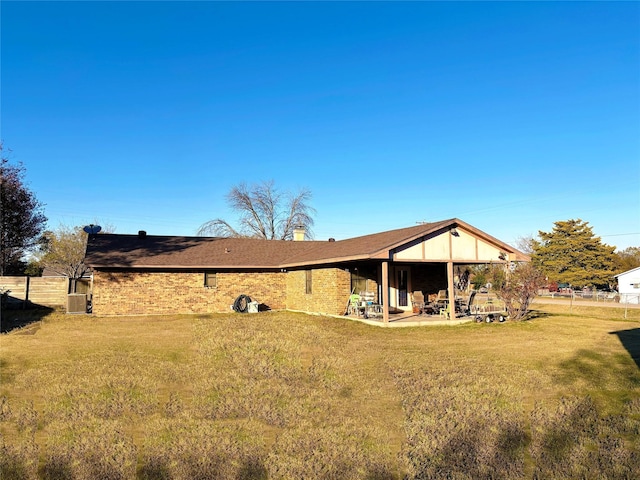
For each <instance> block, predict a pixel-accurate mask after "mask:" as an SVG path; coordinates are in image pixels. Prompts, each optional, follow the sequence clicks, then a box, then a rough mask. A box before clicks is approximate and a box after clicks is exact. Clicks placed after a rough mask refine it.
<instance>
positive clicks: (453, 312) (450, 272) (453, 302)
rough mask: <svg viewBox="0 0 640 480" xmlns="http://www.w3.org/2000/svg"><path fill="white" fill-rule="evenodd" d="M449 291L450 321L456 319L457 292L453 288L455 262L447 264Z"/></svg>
mask: <svg viewBox="0 0 640 480" xmlns="http://www.w3.org/2000/svg"><path fill="white" fill-rule="evenodd" d="M447 289H448V292H449V319H450V320H453V319H455V318H456V292H455V290H454V286H453V262H452V261H448V262H447Z"/></svg>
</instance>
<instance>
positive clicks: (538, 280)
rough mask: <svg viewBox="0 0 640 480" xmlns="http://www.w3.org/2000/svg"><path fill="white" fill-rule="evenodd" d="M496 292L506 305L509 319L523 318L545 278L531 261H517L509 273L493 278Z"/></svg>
mask: <svg viewBox="0 0 640 480" xmlns="http://www.w3.org/2000/svg"><path fill="white" fill-rule="evenodd" d="M495 283H496V284H497V287H498V288H497V289H496V294H497V296H498V298H500V299H501V300H502V301H503V302H504V304H505V307H506V310H507V315H508V317H509V318H510V319H511V320H516V321H518V320H523V319H524V318H525V317H526V315H527V313H528V312H529V306H530V305H531V302H532V301H533V299H534V298H535V296H536V295H537V293H538V290H539V289H540V288H541V287H542V286H543V285H544V284H545V278H544V275H543V274H542V273H540V272H539V271H538V270H536V268H535V267H534V266H533V265H531V263H528V262H527V263H519V264H517V265H516V267H515V268H514V269H513V271H511V272H510V273H508V274H506V275H503V276H502V278H500V279H495Z"/></svg>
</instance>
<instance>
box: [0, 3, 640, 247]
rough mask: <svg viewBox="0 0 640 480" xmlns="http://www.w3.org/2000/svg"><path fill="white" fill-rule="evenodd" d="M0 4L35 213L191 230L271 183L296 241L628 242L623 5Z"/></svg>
mask: <svg viewBox="0 0 640 480" xmlns="http://www.w3.org/2000/svg"><path fill="white" fill-rule="evenodd" d="M0 8H1V12H0V13H1V17H2V24H1V27H2V33H1V42H2V43H1V69H2V70H1V87H2V96H1V101H2V103H1V110H0V113H1V115H0V120H1V124H0V126H1V132H0V136H1V138H2V140H3V141H4V145H5V148H10V149H11V150H12V153H11V156H10V158H11V159H12V160H14V161H21V162H22V163H23V164H24V166H25V167H26V170H27V175H26V178H27V181H28V183H29V186H30V188H31V189H32V190H33V191H34V192H35V194H36V196H37V197H38V199H39V200H40V201H42V202H43V203H45V204H46V206H45V213H46V215H47V216H48V218H49V226H50V227H51V228H55V227H56V226H58V225H59V224H65V225H83V224H87V223H92V222H94V221H96V220H97V221H99V222H101V223H103V224H108V225H111V226H113V227H115V231H116V232H117V233H135V232H137V231H138V230H140V229H144V230H147V232H148V233H149V234H159V235H164V234H167V235H171V234H175V235H194V234H195V233H196V230H197V229H198V227H199V226H200V225H201V224H202V223H204V222H205V221H207V220H209V219H212V218H217V217H222V218H225V219H227V220H230V221H233V220H234V219H235V218H236V217H235V214H234V213H233V212H232V211H230V210H229V209H228V207H227V204H226V202H225V194H226V193H227V192H228V191H229V189H230V188H231V187H232V186H234V185H237V184H239V183H241V182H245V183H248V184H251V183H255V182H260V181H263V180H273V181H275V184H276V185H277V186H278V187H279V188H280V189H282V190H290V191H297V190H298V189H300V188H308V189H310V190H311V191H312V193H313V199H312V202H311V203H312V206H313V207H314V208H315V209H316V210H317V215H316V217H315V218H316V224H315V228H314V233H315V235H316V238H317V239H325V238H328V237H334V238H336V239H342V238H348V237H352V236H356V235H363V234H367V233H373V232H377V231H382V230H387V229H393V228H401V227H406V226H412V225H415V223H416V222H419V221H437V220H442V219H447V218H452V217H458V218H460V219H462V220H464V221H466V222H468V223H470V224H472V225H474V226H475V227H477V228H480V229H482V230H484V231H486V232H487V233H490V234H492V235H494V236H496V237H498V238H500V239H501V240H504V241H506V242H508V243H513V242H515V241H516V240H517V238H518V237H522V236H527V235H532V234H533V235H535V234H537V232H538V230H543V231H550V230H551V229H552V228H553V223H554V222H555V221H559V220H568V219H571V218H581V219H582V220H585V221H587V222H589V224H590V225H591V226H592V227H593V229H594V232H595V233H596V234H597V235H599V236H601V237H602V239H603V241H604V242H605V243H608V244H610V245H615V246H617V247H618V248H619V249H623V248H626V247H628V246H640V34H639V32H640V4H639V3H637V2H586V3H582V2H566V3H565V2H540V3H538V2H489V3H484V2H444V3H437V2H408V3H402V2H392V3H387V2H353V3H352V2H318V3H315V2H283V3H277V2H117V1H112V2H10V1H2V2H1V4H0Z"/></svg>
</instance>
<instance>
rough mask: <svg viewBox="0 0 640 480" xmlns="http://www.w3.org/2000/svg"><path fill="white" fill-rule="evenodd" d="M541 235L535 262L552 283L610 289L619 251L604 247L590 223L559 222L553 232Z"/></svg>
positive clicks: (534, 257)
mask: <svg viewBox="0 0 640 480" xmlns="http://www.w3.org/2000/svg"><path fill="white" fill-rule="evenodd" d="M538 236H539V238H540V240H539V241H538V240H534V242H533V256H532V261H533V264H534V265H535V266H536V267H537V268H538V269H539V270H540V271H541V272H542V273H544V274H545V275H546V276H547V277H548V280H549V281H556V282H559V283H568V284H570V285H572V286H576V287H587V286H596V287H597V286H606V285H608V284H609V282H611V281H612V276H613V274H614V269H615V254H614V250H615V248H614V247H611V246H609V245H605V244H603V243H602V242H601V240H600V237H596V236H595V235H594V234H593V230H592V228H591V227H590V226H589V223H588V222H583V221H582V220H580V219H578V220H567V221H559V222H555V226H554V228H553V231H551V232H542V231H539V232H538Z"/></svg>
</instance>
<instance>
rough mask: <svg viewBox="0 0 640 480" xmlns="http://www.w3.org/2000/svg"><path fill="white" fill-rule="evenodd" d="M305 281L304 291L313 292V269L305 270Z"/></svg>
mask: <svg viewBox="0 0 640 480" xmlns="http://www.w3.org/2000/svg"><path fill="white" fill-rule="evenodd" d="M304 273H305V282H304V292H305V293H306V294H307V295H310V294H311V293H313V277H312V275H311V273H312V271H311V270H305V272H304Z"/></svg>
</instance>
